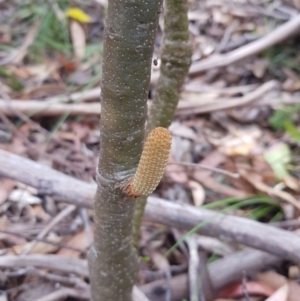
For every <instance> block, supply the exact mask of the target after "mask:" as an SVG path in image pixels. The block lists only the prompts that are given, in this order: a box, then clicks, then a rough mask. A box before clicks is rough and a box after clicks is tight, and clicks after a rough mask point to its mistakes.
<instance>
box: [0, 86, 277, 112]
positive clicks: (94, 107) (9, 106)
mask: <svg viewBox="0 0 300 301" xmlns="http://www.w3.org/2000/svg"><path fill="white" fill-rule="evenodd" d="M276 86H278V82H276V81H274V80H271V81H269V82H266V83H264V84H262V85H261V86H259V87H258V88H257V89H255V90H253V91H251V92H249V93H247V94H245V95H244V96H241V97H233V98H223V99H222V98H221V99H215V100H213V101H210V102H209V103H208V102H204V103H203V102H202V103H201V94H200V93H199V98H197V100H196V101H194V100H192V101H189V100H187V101H186V100H181V101H179V103H178V107H177V110H176V115H187V114H201V113H208V112H212V111H216V110H222V109H229V108H233V107H238V106H242V105H246V104H249V103H250V102H252V101H255V100H257V99H258V98H261V97H262V96H263V95H264V94H266V93H267V92H269V91H271V90H274V89H275V88H276ZM91 91H92V90H91ZM78 94H79V93H78ZM91 94H92V93H91ZM71 96H72V94H71V95H70V97H71ZM72 97H73V96H72ZM57 98H58V97H57ZM57 98H56V97H55V98H54V100H55V101H52V100H51V99H48V100H46V101H40V100H16V99H14V100H1V99H0V111H1V112H3V113H4V114H6V115H8V116H15V115H16V112H22V113H24V114H29V115H35V116H36V115H37V116H39V115H43V116H54V115H61V114H64V113H68V114H70V115H100V114H101V105H100V104H99V103H98V102H97V103H94V102H93V103H59V102H57ZM64 100H67V98H65V99H64Z"/></svg>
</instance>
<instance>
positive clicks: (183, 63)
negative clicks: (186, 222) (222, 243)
mask: <svg viewBox="0 0 300 301" xmlns="http://www.w3.org/2000/svg"><path fill="white" fill-rule="evenodd" d="M187 12H188V3H187V0H165V6H164V36H163V42H162V51H161V67H160V76H159V79H158V82H157V87H156V92H155V95H154V98H153V102H152V105H151V108H150V112H149V118H148V122H147V132H150V131H151V130H152V129H153V128H156V127H159V126H161V127H166V128H167V127H169V126H170V124H171V122H172V119H173V116H174V113H175V110H176V107H177V104H178V101H179V96H180V90H181V88H182V85H183V83H184V79H185V77H186V75H187V73H188V70H189V67H190V65H191V55H192V46H191V42H190V39H189V31H188V18H187ZM146 201H147V199H146V198H145V197H143V198H139V199H138V200H137V204H136V209H135V217H134V228H133V237H134V244H135V245H137V241H138V234H139V228H140V224H141V219H142V216H143V213H144V210H145V205H146Z"/></svg>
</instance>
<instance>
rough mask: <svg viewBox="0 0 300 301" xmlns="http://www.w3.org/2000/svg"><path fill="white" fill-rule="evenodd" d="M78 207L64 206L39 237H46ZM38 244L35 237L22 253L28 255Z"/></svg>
mask: <svg viewBox="0 0 300 301" xmlns="http://www.w3.org/2000/svg"><path fill="white" fill-rule="evenodd" d="M75 209H76V206H74V205H69V206H67V207H66V208H64V209H63V210H62V211H60V212H59V214H57V215H56V216H55V217H54V218H53V219H52V220H51V222H50V223H49V224H48V225H47V226H46V227H45V228H44V229H43V230H42V231H41V232H40V233H39V234H38V236H37V238H38V239H42V238H44V237H45V236H46V235H47V234H48V233H49V232H50V231H51V230H52V229H53V227H55V226H56V225H57V224H58V223H59V222H60V221H61V220H62V219H64V218H65V217H67V216H68V215H69V214H71V213H72V212H73V211H74V210H75ZM36 244H37V241H35V239H34V240H33V241H31V242H30V243H29V244H28V245H26V247H25V248H24V250H23V251H22V253H21V255H27V254H28V253H29V252H30V251H31V250H32V249H33V248H34V246H35V245H36Z"/></svg>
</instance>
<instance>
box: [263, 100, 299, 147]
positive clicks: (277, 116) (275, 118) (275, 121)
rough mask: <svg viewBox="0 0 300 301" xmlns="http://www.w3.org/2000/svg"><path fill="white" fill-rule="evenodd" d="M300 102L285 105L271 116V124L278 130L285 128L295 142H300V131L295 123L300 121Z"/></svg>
mask: <svg viewBox="0 0 300 301" xmlns="http://www.w3.org/2000/svg"><path fill="white" fill-rule="evenodd" d="M299 113H300V104H295V105H292V106H284V107H282V108H280V109H277V110H275V111H274V113H273V114H272V116H271V117H270V118H269V123H270V125H271V126H272V127H273V128H274V129H276V130H285V131H286V132H287V133H288V134H289V135H290V137H291V139H293V140H294V141H295V142H297V143H300V131H299V129H298V128H297V127H296V125H295V123H296V122H299Z"/></svg>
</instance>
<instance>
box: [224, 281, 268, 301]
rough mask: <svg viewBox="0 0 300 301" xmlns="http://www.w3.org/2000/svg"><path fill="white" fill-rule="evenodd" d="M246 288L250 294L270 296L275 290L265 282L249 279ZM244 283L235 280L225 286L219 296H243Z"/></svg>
mask: <svg viewBox="0 0 300 301" xmlns="http://www.w3.org/2000/svg"><path fill="white" fill-rule="evenodd" d="M246 289H247V292H248V293H249V294H257V295H262V296H267V297H268V296H270V295H271V294H273V292H274V290H273V289H272V288H271V287H270V286H268V285H267V284H265V283H263V282H258V281H248V282H247V283H246ZM243 295H244V291H243V285H242V283H241V282H240V281H239V282H233V283H231V284H229V285H227V286H225V287H224V288H223V289H222V290H221V291H220V293H219V297H222V298H232V297H238V296H243Z"/></svg>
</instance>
